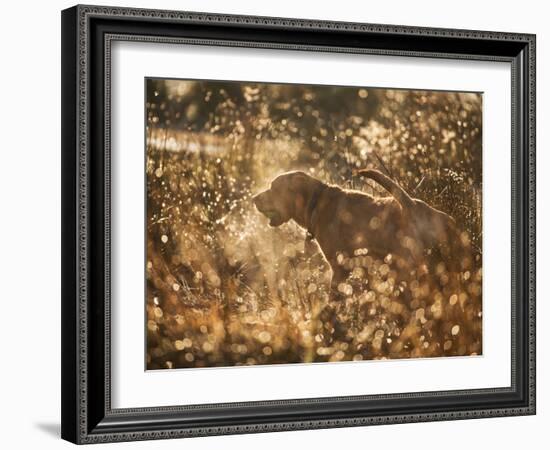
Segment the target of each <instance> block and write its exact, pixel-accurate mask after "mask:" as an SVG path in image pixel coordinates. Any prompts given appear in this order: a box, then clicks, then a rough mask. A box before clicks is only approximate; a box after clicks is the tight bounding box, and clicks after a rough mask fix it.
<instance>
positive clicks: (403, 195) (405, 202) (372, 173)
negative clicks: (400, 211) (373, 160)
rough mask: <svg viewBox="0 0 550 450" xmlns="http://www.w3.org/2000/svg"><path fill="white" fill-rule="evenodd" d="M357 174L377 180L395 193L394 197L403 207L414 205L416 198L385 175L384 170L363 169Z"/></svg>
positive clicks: (390, 191) (407, 207)
mask: <svg viewBox="0 0 550 450" xmlns="http://www.w3.org/2000/svg"><path fill="white" fill-rule="evenodd" d="M357 175H360V176H362V177H365V178H370V179H371V180H374V181H376V182H377V183H378V184H379V185H381V186H382V187H383V188H384V189H386V191H388V192H389V193H390V194H391V195H393V197H394V198H395V199H396V200H397V201H398V202H399V204H400V205H401V206H402V207H403V208H405V209H410V208H412V207H414V205H415V203H414V200H413V199H412V198H411V196H410V195H409V194H408V193H407V192H406V191H405V189H403V188H402V187H401V186H399V185H398V184H397V183H396V182H395V181H393V180H392V179H391V178H390V177H388V176H387V175H384V174H383V173H382V172H379V171H378V170H374V169H363V170H360V171H358V172H357Z"/></svg>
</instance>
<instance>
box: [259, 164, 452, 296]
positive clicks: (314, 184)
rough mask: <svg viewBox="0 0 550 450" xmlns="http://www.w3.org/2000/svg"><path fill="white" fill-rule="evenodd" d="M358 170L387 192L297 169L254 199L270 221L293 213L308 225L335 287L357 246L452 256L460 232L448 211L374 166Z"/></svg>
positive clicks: (374, 251) (409, 255)
mask: <svg viewBox="0 0 550 450" xmlns="http://www.w3.org/2000/svg"><path fill="white" fill-rule="evenodd" d="M358 174H359V175H360V176H363V177H366V178H369V179H371V180H374V181H375V182H377V183H378V184H380V185H381V186H382V187H383V188H384V189H385V190H387V191H388V192H389V193H390V194H391V196H390V197H374V196H372V195H369V194H366V193H364V192H359V191H355V190H347V189H342V188H340V187H338V186H335V185H329V184H326V183H323V182H322V181H319V180H317V179H316V178H313V177H311V176H310V175H308V174H306V173H305V172H301V171H295V172H287V173H283V174H282V175H279V176H277V177H276V178H275V179H274V180H273V181H272V183H271V186H270V188H269V189H267V190H265V191H263V192H260V193H259V194H257V195H256V196H254V197H253V201H254V204H255V205H256V207H257V209H258V210H259V211H260V212H261V213H262V214H263V215H265V216H266V217H267V218H269V224H270V225H271V226H273V227H278V226H280V225H282V224H284V223H285V222H287V221H289V220H291V219H292V220H294V221H295V222H296V223H297V224H298V225H300V226H301V227H302V228H304V229H305V230H307V232H308V235H309V236H310V237H312V238H314V239H315V240H316V241H317V243H318V244H319V247H320V248H321V250H322V253H323V254H324V256H325V258H326V260H327V261H328V263H329V264H330V267H331V268H332V272H333V277H332V283H331V287H332V288H333V289H334V288H337V287H338V285H339V284H340V283H342V282H343V281H345V279H346V278H347V276H348V274H349V272H350V267H349V265H346V264H343V261H344V260H345V258H350V257H353V255H356V254H357V251H358V250H359V252H361V251H364V252H368V254H369V255H371V256H372V257H374V258H378V259H384V258H385V257H386V256H387V255H388V254H391V255H392V256H395V257H398V258H401V260H406V261H409V264H410V265H411V266H412V265H413V264H416V263H418V262H419V261H420V260H421V259H422V257H423V255H425V254H426V251H427V250H428V249H434V248H437V249H439V251H440V254H442V255H444V256H446V257H447V259H448V260H449V259H454V257H453V258H451V256H453V245H454V244H456V243H458V242H460V234H459V233H458V231H457V228H456V225H455V221H454V220H453V218H452V217H450V216H449V215H448V214H446V213H444V212H442V211H439V210H437V209H435V208H433V207H431V206H430V205H428V204H427V203H425V202H424V201H422V200H419V199H416V198H412V197H411V196H410V195H409V194H408V193H407V192H406V191H405V190H404V189H403V188H402V187H401V186H399V184H397V183H396V182H395V181H394V180H392V179H391V178H389V177H388V176H386V175H384V174H383V173H381V172H379V171H377V170H362V171H359V172H358ZM430 251H431V250H430Z"/></svg>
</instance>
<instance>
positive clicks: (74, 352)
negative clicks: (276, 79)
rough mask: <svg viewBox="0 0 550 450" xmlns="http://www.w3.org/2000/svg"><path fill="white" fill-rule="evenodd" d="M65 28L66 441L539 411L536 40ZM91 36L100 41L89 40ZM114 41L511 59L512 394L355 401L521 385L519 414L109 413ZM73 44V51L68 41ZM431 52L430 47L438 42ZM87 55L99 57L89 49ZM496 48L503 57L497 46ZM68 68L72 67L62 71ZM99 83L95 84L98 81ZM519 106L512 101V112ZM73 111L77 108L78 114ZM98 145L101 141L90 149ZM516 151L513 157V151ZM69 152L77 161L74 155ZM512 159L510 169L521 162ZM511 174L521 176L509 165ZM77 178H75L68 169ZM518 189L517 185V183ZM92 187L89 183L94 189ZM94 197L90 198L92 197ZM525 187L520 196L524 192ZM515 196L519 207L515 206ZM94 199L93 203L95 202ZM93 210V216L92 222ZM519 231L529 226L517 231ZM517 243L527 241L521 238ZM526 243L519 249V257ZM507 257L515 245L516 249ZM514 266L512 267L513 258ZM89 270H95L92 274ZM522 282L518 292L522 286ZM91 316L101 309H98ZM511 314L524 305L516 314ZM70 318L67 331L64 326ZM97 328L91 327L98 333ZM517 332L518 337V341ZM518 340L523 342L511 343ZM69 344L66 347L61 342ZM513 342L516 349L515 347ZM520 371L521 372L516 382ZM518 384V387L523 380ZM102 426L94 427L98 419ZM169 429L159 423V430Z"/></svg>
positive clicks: (152, 14) (203, 18)
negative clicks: (97, 163)
mask: <svg viewBox="0 0 550 450" xmlns="http://www.w3.org/2000/svg"><path fill="white" fill-rule="evenodd" d="M98 19H107V20H110V21H115V20H116V19H118V20H119V21H121V23H123V24H124V23H125V22H126V21H129V20H130V21H139V22H140V23H142V24H147V23H153V22H156V23H161V24H165V25H167V26H168V25H169V26H172V27H173V26H185V25H197V26H199V27H200V26H204V25H205V24H207V25H208V26H209V27H212V26H215V27H218V26H224V27H226V28H227V27H239V28H243V29H246V30H247V32H248V33H250V34H251V35H252V34H254V33H255V32H256V31H259V30H269V31H271V32H272V33H273V32H280V31H294V32H301V31H310V30H317V31H327V32H331V33H336V34H338V35H340V36H346V35H348V34H349V33H354V34H355V35H357V33H359V34H360V35H364V36H365V37H368V36H370V35H373V36H374V35H376V36H377V38H378V39H379V40H381V41H383V40H384V38H385V37H391V36H393V37H396V36H398V37H400V38H401V39H402V40H405V41H406V40H407V38H415V39H417V40H419V42H420V41H421V40H422V39H424V38H425V39H426V42H428V43H429V42H431V40H433V39H447V40H449V39H450V40H453V39H457V40H458V41H460V42H468V41H471V42H470V43H471V50H472V51H460V52H451V53H446V52H443V51H439V50H437V49H436V48H435V46H434V50H429V49H422V50H414V49H407V50H404V49H395V48H394V49H392V48H377V47H374V48H369V47H350V46H339V45H327V44H323V45H319V44H315V43H312V44H311V45H310V44H303V43H281V42H267V41H261V40H259V41H258V40H256V41H251V40H248V41H247V40H246V39H236V40H235V39H213V38H205V37H202V38H197V37H167V36H151V35H145V34H130V33H127V32H126V33H124V32H123V33H120V32H119V33H117V32H111V31H109V30H107V31H105V32H104V34H98V33H99V32H94V31H92V29H91V27H92V22H94V21H97V20H98ZM63 28H64V36H63V39H64V46H65V47H64V50H63V64H64V67H63V77H64V80H63V82H64V88H63V89H64V93H65V94H64V99H63V110H64V112H63V114H64V116H63V122H64V125H63V126H64V129H63V133H62V134H63V158H64V167H63V174H64V175H63V176H64V180H63V190H64V191H65V190H67V192H64V197H63V204H64V209H63V210H64V212H63V222H64V227H65V231H67V230H68V232H67V233H66V234H64V238H63V239H64V249H63V313H64V325H63V360H64V361H63V376H64V379H65V380H67V379H69V378H70V379H71V382H70V383H68V384H67V386H66V387H64V390H63V427H62V428H63V429H62V431H63V437H65V438H66V439H69V440H71V441H73V442H77V443H98V442H111V441H128V440H142V439H163V438H173V437H191V436H206V435H213V434H237V433H250V432H271V431H283V430H299V429H312V428H327V427H347V426H361V425H373V424H390V423H403V422H420V421H440V420H451V419H468V418H482V417H499V416H509V415H526V414H534V413H535V52H536V50H535V36H534V35H530V34H514V33H499V32H486V31H469V30H449V29H434V28H423V27H404V26H395V25H376V24H361V23H346V22H328V21H310V20H303V19H285V18H270V17H252V16H232V15H218V14H204V13H193V12H177V11H157V10H146V9H127V8H116V7H99V6H76V7H74V8H71V9H69V10H66V11H65V12H64V13H63ZM94 33H95V34H94ZM97 36H99V38H100V42H101V45H103V46H104V48H103V54H102V58H101V63H102V64H103V67H102V68H99V69H102V70H104V72H105V73H104V81H103V90H104V91H103V94H104V95H103V97H102V101H103V107H104V110H103V111H104V124H103V130H102V131H103V133H102V135H103V140H102V144H103V147H104V161H103V166H102V167H103V169H104V170H103V180H97V179H96V180H95V181H94V180H93V177H92V172H93V171H94V169H93V168H92V166H91V164H90V158H91V157H92V155H91V145H90V142H91V140H92V139H93V136H92V133H91V132H90V130H91V128H92V127H94V126H95V124H93V123H92V121H93V120H94V118H93V117H94V116H91V114H90V110H91V109H93V105H91V103H92V102H93V100H92V95H94V96H95V95H97V92H95V90H94V86H97V84H96V85H94V84H93V83H92V82H91V80H92V77H94V76H97V73H98V72H97V71H98V67H97V64H98V63H97V60H94V58H95V54H96V53H97V52H98V47H97V43H96V44H94V43H93V42H94V41H93V39H94V38H95V39H98V38H97ZM115 40H126V41H143V42H156V43H187V44H197V45H223V46H243V47H256V48H266V49H267V48H277V49H293V50H306V51H329V52H348V53H366V54H384V55H399V56H416V57H432V58H452V59H482V60H491V61H507V62H510V63H511V64H512V76H513V80H512V89H513V93H512V99H513V102H512V103H513V114H512V115H513V120H512V124H513V128H512V134H513V137H512V141H513V142H512V145H513V155H514V156H513V159H514V163H513V164H514V166H513V171H514V170H516V169H517V170H518V171H520V173H519V176H520V177H521V176H523V177H524V181H525V183H526V186H527V187H526V190H525V191H523V190H522V191H517V188H518V186H517V185H516V184H513V187H512V190H513V196H514V195H515V196H517V197H518V199H520V200H521V197H524V198H523V202H522V201H519V200H518V203H517V205H516V204H515V203H513V218H512V226H513V227H515V228H516V229H517V231H518V233H521V232H522V231H524V232H525V237H526V239H525V240H526V242H523V241H522V242H519V243H518V244H519V245H520V247H519V248H521V249H522V254H523V252H525V261H522V263H523V265H522V268H523V269H524V270H525V271H526V273H525V275H526V276H525V278H521V274H518V276H519V277H520V278H518V277H516V276H514V277H513V282H516V280H517V279H519V284H520V285H521V286H518V288H519V289H520V290H521V289H522V287H523V288H525V289H524V290H523V292H527V293H528V294H527V296H526V297H525V298H518V299H517V301H518V302H522V304H523V305H524V307H525V313H524V323H523V322H522V323H521V324H520V325H521V326H520V328H521V330H516V328H514V331H513V336H514V339H515V337H516V334H517V333H523V334H521V336H524V338H525V349H526V351H525V352H524V351H523V350H522V352H521V354H520V355H519V358H520V360H519V361H518V360H517V359H516V353H517V352H516V345H512V348H513V355H512V360H513V372H512V380H513V382H512V386H511V387H510V388H500V389H485V390H473V391H450V392H435V393H419V394H398V395H379V396H362V397H360V398H357V397H354V398H353V400H357V399H361V400H364V401H365V402H367V401H373V400H383V399H401V400H404V401H407V400H410V401H414V399H421V398H423V397H425V396H426V395H428V394H430V395H431V396H433V397H438V396H439V397H444V396H455V397H465V396H466V397H467V396H471V395H473V394H478V393H479V392H480V391H483V393H484V394H487V395H489V394H505V393H511V392H516V390H517V388H518V385H517V382H518V380H519V382H521V383H524V384H522V386H524V388H525V392H526V393H527V398H524V399H523V400H522V401H518V402H516V404H509V406H505V407H501V406H498V405H495V406H494V407H490V406H489V407H487V408H485V407H483V408H479V407H478V408H472V409H471V410H459V409H455V410H449V411H438V410H433V411H430V410H427V411H423V412H414V413H405V414H395V413H394V414H380V415H378V414H376V413H373V414H370V415H363V416H356V417H339V418H338V417H335V418H328V417H327V418H318V419H307V420H281V421H272V422H265V423H250V424H220V425H213V426H199V425H193V424H190V425H189V426H181V425H179V426H170V425H168V422H167V421H166V418H167V417H168V415H169V414H176V413H179V414H182V413H184V412H185V411H188V410H189V409H194V410H197V409H201V410H203V411H205V412H207V411H208V410H209V409H212V408H224V407H226V408H229V407H245V406H258V407H260V406H262V407H272V406H278V407H284V406H290V405H296V404H300V405H304V404H314V403H317V404H325V403H330V402H339V401H347V400H350V398H347V397H345V398H343V397H338V398H328V399H327V398H321V399H311V400H307V401H306V400H288V401H276V402H254V403H246V404H225V405H221V404H219V405H196V406H191V407H171V408H169V407H166V408H139V409H124V410H113V409H111V403H110V347H109V340H110V333H109V331H110V329H109V327H110V291H109V283H110V280H109V277H110V271H109V260H110V258H109V249H110V232H109V227H110V214H109V211H110V194H109V191H110V114H109V111H110V62H111V59H110V58H111V53H110V49H111V43H112V42H113V41H115ZM69 41H71V42H69ZM483 41H491V42H498V43H500V44H502V46H501V47H502V48H503V49H504V48H506V49H508V48H511V50H510V51H509V53H510V54H501V53H498V52H495V54H483V53H479V52H477V53H476V50H477V48H478V46H479V43H480V42H483ZM434 42H435V41H434ZM94 45H95V46H96V47H94ZM499 48H500V47H499ZM514 48H517V49H519V50H518V52H517V55H514V50H513V49H514ZM69 66H70V67H69ZM95 83H97V81H95ZM516 97H517V98H518V99H519V102H516V101H515V99H516ZM75 105H76V107H75ZM98 141H99V139H96V143H97V142H98ZM514 147H517V148H515V149H514ZM75 148H76V151H75ZM516 159H517V161H516ZM516 165H517V166H516ZM75 168H76V170H75ZM98 181H101V182H102V183H103V190H102V192H103V203H102V207H103V208H104V212H105V216H104V219H103V218H101V220H104V223H103V227H104V234H103V246H104V250H103V263H104V266H103V267H102V268H101V269H103V268H104V291H103V292H102V295H103V298H104V302H105V303H104V305H102V306H101V307H102V308H103V311H104V315H103V324H102V325H101V326H99V327H98V328H97V329H98V332H99V331H102V332H103V338H102V340H101V342H102V343H103V346H104V356H105V358H104V359H105V361H104V367H103V374H104V376H105V383H104V385H103V399H102V401H103V408H101V407H100V406H98V405H95V406H92V403H91V401H90V395H94V394H96V391H97V389H96V386H95V385H94V386H93V387H91V380H90V376H89V375H90V369H89V368H90V365H91V364H95V362H94V361H92V360H91V358H90V353H89V349H90V348H91V346H97V345H98V344H99V343H100V340H99V339H98V338H97V335H94V337H93V338H91V336H92V334H93V333H94V331H93V330H92V329H91V327H96V326H97V322H95V321H92V320H90V319H89V318H90V317H91V315H92V314H93V311H92V308H91V306H92V304H91V302H92V300H93V299H92V297H91V292H90V291H91V290H92V289H94V288H93V287H92V285H91V282H92V279H91V276H90V271H91V270H92V269H91V267H92V265H93V264H96V262H97V261H96V259H95V258H91V257H90V254H91V251H92V250H93V249H92V248H91V245H92V242H91V238H90V231H91V229H92V228H94V229H95V227H96V224H95V221H96V220H98V219H99V218H98V217H96V216H97V210H94V209H93V208H92V207H91V201H92V198H91V197H94V199H95V198H96V197H95V195H96V194H95V193H91V189H92V188H91V186H92V184H93V183H97V182H98ZM513 182H514V183H516V177H513ZM94 186H95V185H94ZM94 189H95V188H94ZM520 189H523V188H522V187H521V186H520ZM514 198H515V197H514ZM94 201H95V200H94ZM94 212H95V215H94ZM522 227H525V230H523V228H522ZM513 235H514V236H513V243H514V242H515V241H514V239H517V233H515V232H513ZM519 239H520V240H522V239H523V235H520V236H519ZM522 245H525V249H524V250H523V247H521V246H522ZM513 248H515V246H514V245H513ZM515 256H516V257H513V269H512V270H513V271H514V270H516V262H517V260H518V258H520V259H521V258H522V255H515ZM518 261H519V260H518ZM94 270H95V269H94ZM523 284H524V285H525V286H523ZM515 287H516V286H515V285H513V298H515V291H516V289H515ZM94 305H95V307H96V308H97V307H98V305H97V304H94ZM516 306H518V308H520V307H521V305H516ZM512 315H513V317H512V318H513V326H514V327H516V322H517V320H520V319H521V317H520V318H518V317H517V316H516V309H515V307H513V314H512ZM65 319H67V321H68V322H67V324H65ZM94 330H95V328H94ZM516 331H517V333H516ZM518 336H519V335H518ZM66 340H71V343H66ZM515 344H518V342H515ZM516 363H518V364H519V365H520V366H521V368H522V371H521V373H516ZM523 376H525V377H526V379H525V380H524V379H523V378H522V377H523ZM143 414H148V415H149V416H147V417H149V422H151V423H156V424H157V425H158V427H153V426H149V425H146V426H145V428H144V425H143V424H142V422H140V416H141V415H143ZM100 417H103V419H102V420H99V421H98V418H100ZM128 417H132V418H134V419H135V423H134V424H130V426H129V427H128V426H120V425H119V424H120V421H121V420H122V419H124V420H125V422H126V423H127V422H128ZM162 420H164V421H165V422H164V425H162Z"/></svg>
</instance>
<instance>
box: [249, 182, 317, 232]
mask: <svg viewBox="0 0 550 450" xmlns="http://www.w3.org/2000/svg"><path fill="white" fill-rule="evenodd" d="M315 182H316V180H315V179H313V178H312V177H310V176H309V175H307V174H306V173H305V172H299V171H296V172H287V173H283V174H281V175H279V176H277V177H276V178H275V179H274V180H273V181H272V182H271V186H270V187H269V189H266V190H265V191H262V192H260V193H259V194H257V195H255V196H254V197H252V201H253V202H254V204H255V205H256V208H258V211H260V212H261V213H262V214H263V215H264V216H266V217H267V218H268V219H269V225H271V226H272V227H278V226H280V225H282V224H284V223H286V222H288V221H289V220H290V219H296V218H297V215H300V214H302V213H303V211H305V209H306V207H307V202H308V200H309V197H310V195H311V191H312V189H313V187H314V185H315Z"/></svg>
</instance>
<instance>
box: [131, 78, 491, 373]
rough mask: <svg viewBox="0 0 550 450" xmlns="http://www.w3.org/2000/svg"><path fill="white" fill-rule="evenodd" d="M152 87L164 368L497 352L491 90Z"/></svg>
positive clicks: (150, 128) (150, 223)
mask: <svg viewBox="0 0 550 450" xmlns="http://www.w3.org/2000/svg"><path fill="white" fill-rule="evenodd" d="M144 84H145V105H144V117H145V136H144V141H145V145H144V147H145V148H144V152H145V157H144V161H145V164H144V171H145V174H144V176H145V179H146V193H145V197H146V214H145V215H146V217H145V218H144V220H145V221H146V225H145V230H146V231H145V234H146V235H145V236H144V245H145V248H146V252H145V253H146V258H145V261H144V264H145V267H144V272H145V295H144V300H143V301H144V307H145V320H144V326H145V334H146V354H145V355H144V358H145V367H146V369H147V370H160V369H183V368H194V369H199V368H208V367H231V366H255V365H266V364H267V365H274V364H291V363H319V362H322V363H333V362H348V363H351V364H360V363H361V361H374V360H376V361H377V362H374V363H375V364H381V363H380V362H378V361H380V360H394V359H403V358H442V357H456V356H460V357H476V356H478V357H479V356H481V355H482V354H483V326H482V324H483V316H482V313H483V308H482V303H483V302H482V300H483V298H482V255H483V252H482V240H483V239H482V238H483V236H482V230H483V228H482V225H483V224H482V199H483V179H482V154H483V145H482V144H483V129H482V122H483V93H481V92H455V91H435V90H426V89H422V86H419V87H418V88H415V89H400V88H395V87H391V86H390V87H385V86H376V87H371V86H330V85H309V84H295V83H293V84H281V83H266V82H256V81H239V80H231V81H225V80H200V79H168V78H145V80H144ZM140 94H141V93H140V92H136V95H140ZM136 151H143V150H140V149H136Z"/></svg>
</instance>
